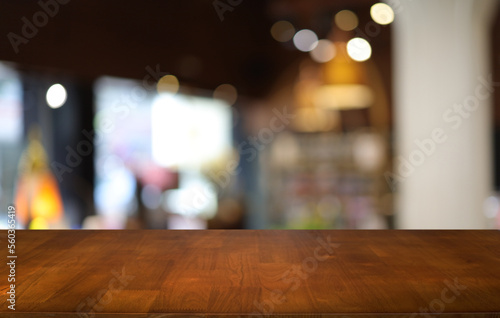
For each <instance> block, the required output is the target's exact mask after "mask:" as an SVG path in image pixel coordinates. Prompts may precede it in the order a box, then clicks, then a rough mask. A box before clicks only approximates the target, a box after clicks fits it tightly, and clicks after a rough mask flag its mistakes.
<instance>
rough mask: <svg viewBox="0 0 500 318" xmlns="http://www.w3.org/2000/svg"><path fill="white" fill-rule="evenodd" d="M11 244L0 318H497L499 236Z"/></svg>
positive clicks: (102, 238)
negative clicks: (12, 301)
mask: <svg viewBox="0 0 500 318" xmlns="http://www.w3.org/2000/svg"><path fill="white" fill-rule="evenodd" d="M16 235H17V244H16V254H17V256H18V257H17V260H16V263H17V264H16V311H15V314H14V312H12V311H10V310H8V308H7V305H8V304H7V303H6V302H5V301H6V292H7V284H8V283H7V275H8V267H7V266H6V265H5V263H6V255H7V252H6V250H7V247H6V245H7V243H6V231H1V235H0V237H1V243H0V244H2V245H3V246H4V247H2V250H3V251H5V252H4V255H5V256H4V265H2V266H0V281H1V284H0V288H1V291H2V300H1V301H0V304H2V306H1V308H0V316H2V317H9V316H12V315H13V314H14V316H16V317H53V316H55V317H70V316H72V315H74V316H76V315H78V314H79V316H80V317H122V316H123V317H164V316H166V317H167V316H168V317H171V316H172V314H175V315H183V316H201V315H211V316H224V317H234V316H239V315H262V316H263V317H267V315H271V314H272V315H279V316H281V317H291V316H295V317H298V316H306V315H311V314H314V315H316V316H315V317H319V316H327V315H331V314H335V315H339V317H344V316H352V315H356V314H363V315H364V316H365V315H366V314H369V315H368V316H377V317H382V316H391V317H393V316H392V314H397V316H407V317H412V318H414V317H422V318H431V317H434V316H435V315H436V314H437V313H441V314H450V315H449V316H460V315H463V316H477V317H500V231H253V230H246V231H237V230H229V231H227V230H226V231H218V230H211V231H17V232H16ZM425 312H427V313H425ZM434 312H436V313H434ZM85 313H87V315H86V314H85ZM126 313H128V314H126ZM124 314H125V315H124ZM155 314H158V315H155ZM164 314H168V315H164ZM445 316H448V315H445Z"/></svg>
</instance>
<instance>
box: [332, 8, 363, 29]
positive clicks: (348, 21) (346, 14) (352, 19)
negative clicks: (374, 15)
mask: <svg viewBox="0 0 500 318" xmlns="http://www.w3.org/2000/svg"><path fill="white" fill-rule="evenodd" d="M335 24H336V25H337V27H338V28H339V29H341V30H343V31H351V30H354V29H355V28H356V27H357V26H358V16H357V15H356V14H355V13H354V12H352V11H350V10H342V11H340V12H338V13H337V14H336V15H335Z"/></svg>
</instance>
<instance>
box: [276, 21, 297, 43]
mask: <svg viewBox="0 0 500 318" xmlns="http://www.w3.org/2000/svg"><path fill="white" fill-rule="evenodd" d="M294 34H295V28H294V27H293V24H291V23H290V22H288V21H284V20H282V21H278V22H276V23H274V24H273V26H272V27H271V35H272V37H273V38H274V39H275V40H276V41H278V42H287V41H290V40H291V39H292V38H293V35H294Z"/></svg>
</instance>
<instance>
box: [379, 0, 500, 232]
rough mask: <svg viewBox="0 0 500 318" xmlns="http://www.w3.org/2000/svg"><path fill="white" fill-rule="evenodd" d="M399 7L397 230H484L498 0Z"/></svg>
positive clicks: (408, 0)
mask: <svg viewBox="0 0 500 318" xmlns="http://www.w3.org/2000/svg"><path fill="white" fill-rule="evenodd" d="M392 2H394V1H392ZM397 2H398V6H396V7H395V11H396V17H395V22H394V26H393V30H394V37H393V47H394V92H395V93H394V114H395V117H394V122H395V131H394V134H395V137H396V154H395V161H394V170H395V171H394V172H395V174H396V175H398V176H399V182H397V193H398V195H397V197H396V213H397V214H396V217H397V226H398V227H399V228H404V229H409V228H421V229H431V228H441V229H449V228H464V229H465V228H484V227H486V219H485V217H484V214H483V210H482V205H483V201H484V199H486V198H487V197H488V196H489V195H490V193H491V191H492V186H493V180H492V140H491V138H492V130H491V129H492V128H491V125H492V123H491V122H492V116H491V113H492V109H491V108H492V106H491V101H492V98H491V97H492V89H494V88H495V86H493V87H492V86H491V85H490V84H488V80H489V79H490V78H491V71H492V68H491V66H490V55H489V53H490V43H489V41H490V22H491V21H492V18H493V14H492V13H494V12H496V9H495V8H496V7H495V5H496V3H497V1H495V0H439V1H436V0H418V1H416V0H413V1H412V0H401V1H397ZM388 3H389V4H391V1H388ZM417 141H419V142H420V143H419V142H417ZM419 144H420V146H419Z"/></svg>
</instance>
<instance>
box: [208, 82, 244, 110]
mask: <svg viewBox="0 0 500 318" xmlns="http://www.w3.org/2000/svg"><path fill="white" fill-rule="evenodd" d="M213 97H214V98H215V99H221V100H223V101H225V102H226V103H228V104H229V105H234V103H235V102H236V100H237V99H238V91H237V90H236V87H234V86H233V85H231V84H221V85H219V86H217V88H216V89H215V90H214V95H213Z"/></svg>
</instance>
